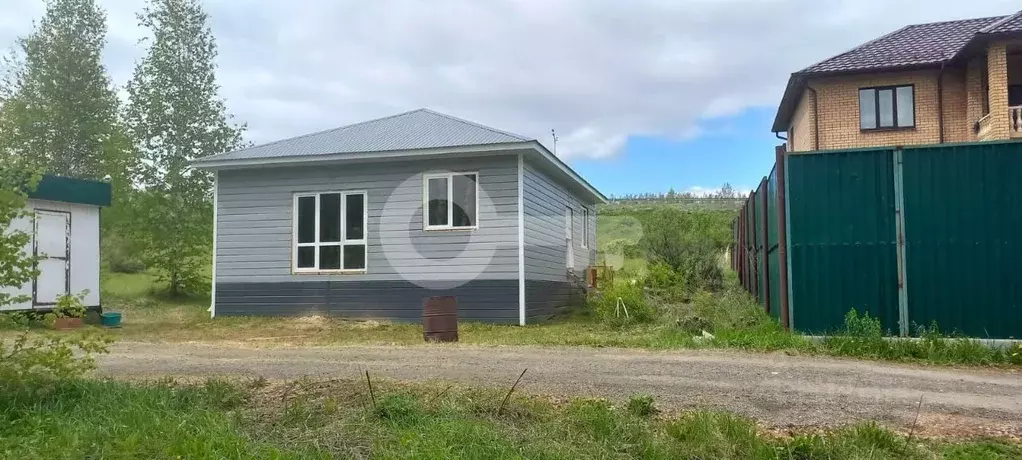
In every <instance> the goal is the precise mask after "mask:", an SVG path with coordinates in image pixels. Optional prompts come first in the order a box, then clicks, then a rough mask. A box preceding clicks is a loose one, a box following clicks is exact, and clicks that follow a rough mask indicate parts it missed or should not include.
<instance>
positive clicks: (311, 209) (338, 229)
mask: <svg viewBox="0 0 1022 460" xmlns="http://www.w3.org/2000/svg"><path fill="white" fill-rule="evenodd" d="M367 222H368V212H367V206H366V193H365V192H330V193H310V194H299V195H295V202H294V260H293V261H292V265H293V266H294V270H295V271H296V272H299V273H301V272H331V271H333V272H344V271H355V272H364V271H365V270H366V239H367V235H366V234H367V233H368V232H367V227H366V223H367Z"/></svg>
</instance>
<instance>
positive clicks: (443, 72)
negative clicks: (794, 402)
mask: <svg viewBox="0 0 1022 460" xmlns="http://www.w3.org/2000/svg"><path fill="white" fill-rule="evenodd" d="M98 1H99V3H100V4H101V5H103V6H104V7H105V8H106V9H107V11H108V16H109V27H110V35H109V46H108V48H107V53H106V62H107V65H108V68H109V70H110V72H111V75H112V76H113V78H114V81H115V82H116V83H117V84H118V85H122V86H123V85H124V83H125V82H126V81H127V79H128V78H129V77H130V75H131V71H132V68H133V66H134V62H135V60H136V59H138V58H139V57H140V56H141V49H140V47H139V46H138V45H137V41H138V39H139V38H140V37H142V36H143V35H144V33H143V31H141V30H139V29H138V28H137V26H136V25H135V20H134V13H135V12H137V10H138V9H139V8H140V3H141V2H139V1H138V0H98ZM1016 2H1017V0H982V1H972V2H960V1H955V0H933V1H931V2H929V3H927V6H928V7H927V8H919V7H918V0H828V1H820V0H815V1H814V0H769V1H765V0H714V1H709V0H694V1H693V0H690V1H680V0H679V1H674V0H671V1H668V0H633V1H618V0H488V1H485V2H483V1H476V2H473V1H462V0H434V1H428V2H423V1H420V0H374V1H360V0H346V1H337V0H291V1H288V2H279V1H275V0H209V1H207V2H206V3H207V11H208V12H209V14H210V17H211V20H212V23H211V24H212V27H213V31H214V33H215V34H216V36H217V39H218V45H219V47H220V59H219V63H220V73H219V77H220V83H221V85H222V86H223V95H224V96H225V97H226V98H227V100H228V105H229V107H230V108H231V110H232V111H233V112H234V113H235V115H236V116H237V119H239V120H241V121H245V122H247V123H248V125H249V129H250V131H249V133H248V139H249V140H251V141H253V142H257V143H259V142H266V141H271V140H274V139H278V138H281V137H286V136H293V135H299V134H303V133H307V132H310V131H315V130H319V129H325V128H330V127H334V126H339V125H342V124H346V123H350V122H355V121H360V120H364V119H368V118H372V117H378V116H384V115H389V114H393V113H396V112H400V111H405V110H411V109H415V108H419V107H430V108H433V109H435V110H439V111H444V112H449V113H451V114H453V115H456V116H460V117H464V118H468V119H470V120H473V121H478V122H480V123H484V124H488V125H492V126H494V127H497V128H500V129H504V130H508V131H512V132H517V133H520V134H523V135H528V136H533V137H536V138H537V139H540V140H541V141H542V142H544V143H545V144H547V145H548V146H550V145H551V137H550V130H551V129H556V130H557V132H558V133H559V135H560V136H561V142H560V143H559V145H558V153H559V154H561V155H562V156H564V157H566V158H569V159H570V158H582V157H588V158H605V157H609V156H612V155H614V154H615V153H617V152H619V151H620V149H621V147H622V146H623V145H624V143H625V141H626V139H627V137H628V136H629V135H636V134H645V135H661V136H668V137H674V138H685V137H692V136H698V135H699V134H700V133H701V132H703V130H702V129H701V128H700V126H699V125H700V123H710V122H709V121H708V120H710V119H712V118H715V117H722V116H729V115H734V114H738V113H741V112H742V111H744V110H747V109H748V108H750V107H757V106H762V107H773V106H775V105H776V103H777V102H778V100H779V99H780V96H781V93H782V91H783V89H784V84H785V81H786V79H787V76H788V74H790V73H791V72H792V71H795V70H798V69H800V68H802V67H805V66H806V65H809V64H811V63H813V62H815V61H818V60H820V59H823V58H826V57H828V56H830V55H834V54H837V53H839V52H842V51H844V50H846V49H848V48H851V47H852V46H854V45H856V44H858V43H861V42H863V41H865V40H868V39H871V38H873V37H875V36H877V35H880V34H882V33H885V32H888V31H890V30H893V29H896V28H898V27H900V26H902V25H904V24H906V23H913V22H925V21H933V20H943V19H954V18H965V17H976V16H985V15H992V14H1007V13H1010V12H1013V11H1015V10H1017V9H1018V5H1017V3H1016ZM41 13H42V2H41V1H40V0H3V2H0V47H2V46H8V45H12V44H13V42H14V38H15V37H17V36H19V35H24V34H26V33H28V32H29V31H30V30H31V24H32V20H33V19H37V18H38V17H39V15H40V14H41ZM747 129H758V130H764V131H766V130H768V129H769V126H749V127H747Z"/></svg>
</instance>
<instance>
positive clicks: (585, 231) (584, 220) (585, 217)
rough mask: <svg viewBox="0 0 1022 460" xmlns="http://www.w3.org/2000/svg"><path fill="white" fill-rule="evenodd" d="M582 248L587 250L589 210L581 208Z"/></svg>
mask: <svg viewBox="0 0 1022 460" xmlns="http://www.w3.org/2000/svg"><path fill="white" fill-rule="evenodd" d="M582 247H583V248H585V249H589V208H587V207H585V206H582Z"/></svg>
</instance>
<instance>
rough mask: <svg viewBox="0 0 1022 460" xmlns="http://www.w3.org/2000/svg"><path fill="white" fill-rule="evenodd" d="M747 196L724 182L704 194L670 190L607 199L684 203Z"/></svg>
mask: <svg viewBox="0 0 1022 460" xmlns="http://www.w3.org/2000/svg"><path fill="white" fill-rule="evenodd" d="M747 196H748V193H747V192H740V191H738V190H735V188H734V187H733V186H732V185H731V184H729V183H727V182H725V183H724V185H722V186H721V187H720V188H719V189H717V190H713V191H710V192H705V193H700V192H677V191H675V190H674V188H671V189H670V190H668V191H667V192H647V193H625V194H621V195H614V194H611V195H610V196H609V198H610V200H611V201H672V200H677V201H685V200H697V199H718V200H740V199H744V198H745V197H747Z"/></svg>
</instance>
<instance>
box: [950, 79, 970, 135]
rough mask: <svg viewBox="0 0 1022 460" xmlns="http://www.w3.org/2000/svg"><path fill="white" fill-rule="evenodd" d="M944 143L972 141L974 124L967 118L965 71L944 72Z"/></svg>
mask: <svg viewBox="0 0 1022 460" xmlns="http://www.w3.org/2000/svg"><path fill="white" fill-rule="evenodd" d="M943 86H944V88H943V92H944V142H969V141H970V140H972V139H971V138H970V136H972V135H973V134H972V133H973V131H972V123H970V122H969V121H968V118H967V111H966V107H967V101H966V99H967V97H966V94H967V90H966V87H965V69H945V70H944V85H943Z"/></svg>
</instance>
